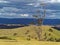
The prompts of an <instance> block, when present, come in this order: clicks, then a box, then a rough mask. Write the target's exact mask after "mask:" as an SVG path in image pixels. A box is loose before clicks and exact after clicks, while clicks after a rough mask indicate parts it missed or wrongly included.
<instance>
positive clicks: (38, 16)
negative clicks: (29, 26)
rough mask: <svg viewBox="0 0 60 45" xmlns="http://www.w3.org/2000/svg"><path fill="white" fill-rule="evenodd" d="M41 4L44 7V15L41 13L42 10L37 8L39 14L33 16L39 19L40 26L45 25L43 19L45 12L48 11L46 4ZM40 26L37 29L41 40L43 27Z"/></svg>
mask: <svg viewBox="0 0 60 45" xmlns="http://www.w3.org/2000/svg"><path fill="white" fill-rule="evenodd" d="M41 6H42V7H43V15H41V14H40V10H37V15H33V17H35V18H36V19H37V23H38V26H40V27H41V26H42V25H43V20H44V18H45V13H46V10H45V4H44V3H41ZM40 27H39V29H38V30H37V29H35V31H36V34H37V36H38V39H39V40H41V35H42V29H41V28H40Z"/></svg>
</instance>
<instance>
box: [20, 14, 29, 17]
mask: <svg viewBox="0 0 60 45" xmlns="http://www.w3.org/2000/svg"><path fill="white" fill-rule="evenodd" d="M20 15H21V16H23V17H28V16H29V14H20Z"/></svg>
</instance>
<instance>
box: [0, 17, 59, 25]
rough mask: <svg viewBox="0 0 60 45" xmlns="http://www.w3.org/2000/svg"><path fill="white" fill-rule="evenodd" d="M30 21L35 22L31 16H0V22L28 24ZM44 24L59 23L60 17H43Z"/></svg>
mask: <svg viewBox="0 0 60 45" xmlns="http://www.w3.org/2000/svg"><path fill="white" fill-rule="evenodd" d="M31 22H35V23H37V20H36V19H31V18H29V19H28V18H12V19H8V18H0V24H30V23H31ZM43 24H44V25H60V19H45V20H44V22H43Z"/></svg>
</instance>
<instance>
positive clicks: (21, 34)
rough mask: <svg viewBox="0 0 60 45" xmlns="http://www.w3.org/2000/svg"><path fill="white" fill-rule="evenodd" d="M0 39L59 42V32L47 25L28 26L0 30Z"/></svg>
mask: <svg viewBox="0 0 60 45" xmlns="http://www.w3.org/2000/svg"><path fill="white" fill-rule="evenodd" d="M41 31H42V34H41ZM39 38H40V39H39ZM0 39H8V40H28V41H29V40H36V41H38V40H41V41H55V42H60V31H59V30H57V29H54V28H52V27H51V26H48V25H45V26H44V25H43V26H41V27H40V26H35V25H30V26H25V27H21V28H20V27H19V28H14V29H0Z"/></svg>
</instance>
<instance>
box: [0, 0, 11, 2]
mask: <svg viewBox="0 0 60 45" xmlns="http://www.w3.org/2000/svg"><path fill="white" fill-rule="evenodd" d="M0 3H10V2H9V1H4V0H0Z"/></svg>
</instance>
